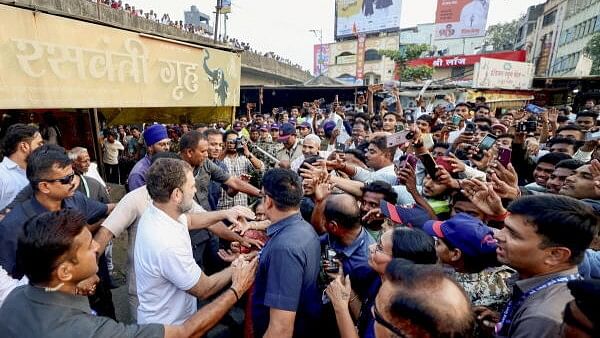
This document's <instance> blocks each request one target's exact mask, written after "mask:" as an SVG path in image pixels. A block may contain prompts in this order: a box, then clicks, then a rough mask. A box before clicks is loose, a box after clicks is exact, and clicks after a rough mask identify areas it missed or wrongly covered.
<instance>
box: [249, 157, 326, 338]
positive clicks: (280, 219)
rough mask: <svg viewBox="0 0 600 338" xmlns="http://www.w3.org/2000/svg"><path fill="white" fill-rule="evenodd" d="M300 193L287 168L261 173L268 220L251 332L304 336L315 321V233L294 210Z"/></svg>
mask: <svg viewBox="0 0 600 338" xmlns="http://www.w3.org/2000/svg"><path fill="white" fill-rule="evenodd" d="M301 199H302V183H301V182H300V177H299V176H298V174H296V173H294V172H293V171H291V170H289V169H272V170H269V171H268V172H267V173H266V174H265V176H264V178H263V205H264V208H265V214H266V216H267V218H268V219H269V220H270V221H271V222H272V224H271V226H270V227H269V228H268V229H267V235H268V236H269V241H268V242H267V244H266V245H265V247H264V248H263V249H262V251H261V252H260V259H259V267H258V272H257V275H256V283H255V289H254V295H253V299H252V315H253V317H252V321H253V325H254V334H255V336H256V337H263V336H264V337H277V338H284V337H308V336H310V335H311V334H312V333H315V331H314V330H313V329H312V327H311V326H314V325H315V324H317V323H318V322H319V313H320V309H321V297H320V294H319V292H318V289H317V277H318V275H319V259H320V245H319V238H318V236H317V233H316V232H315V230H314V229H313V227H312V226H311V225H310V224H308V223H306V222H305V221H304V220H303V219H302V216H301V215H300V212H299V209H300V200H301Z"/></svg>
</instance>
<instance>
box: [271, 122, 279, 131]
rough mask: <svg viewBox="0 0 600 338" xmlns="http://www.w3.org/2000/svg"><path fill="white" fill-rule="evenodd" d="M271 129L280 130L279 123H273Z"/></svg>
mask: <svg viewBox="0 0 600 338" xmlns="http://www.w3.org/2000/svg"><path fill="white" fill-rule="evenodd" d="M271 130H279V125H278V124H277V123H273V124H272V125H271Z"/></svg>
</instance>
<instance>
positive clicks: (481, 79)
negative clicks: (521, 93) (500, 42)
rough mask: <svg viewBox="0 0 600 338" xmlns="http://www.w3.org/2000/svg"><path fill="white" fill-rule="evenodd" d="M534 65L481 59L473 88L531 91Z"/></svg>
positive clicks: (476, 70) (476, 69) (477, 66)
mask: <svg viewBox="0 0 600 338" xmlns="http://www.w3.org/2000/svg"><path fill="white" fill-rule="evenodd" d="M533 73H534V66H533V64H532V63H527V62H515V61H505V60H497V59H488V58H481V60H480V61H479V63H478V64H477V65H476V66H475V76H474V77H473V88H495V89H530V88H531V84H532V83H533Z"/></svg>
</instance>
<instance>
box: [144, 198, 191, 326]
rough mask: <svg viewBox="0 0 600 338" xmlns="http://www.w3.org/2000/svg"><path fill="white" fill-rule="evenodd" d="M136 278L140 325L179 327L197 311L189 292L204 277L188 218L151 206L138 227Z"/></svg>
mask: <svg viewBox="0 0 600 338" xmlns="http://www.w3.org/2000/svg"><path fill="white" fill-rule="evenodd" d="M134 252H135V277H136V282H137V293H138V298H139V301H140V305H139V306H138V311H137V319H138V324H148V323H159V324H165V325H179V324H182V323H183V322H184V321H185V320H186V319H188V318H190V317H191V316H192V315H193V314H194V313H195V312H196V310H197V299H196V297H194V296H193V295H191V294H189V293H187V292H186V291H187V290H189V289H191V288H192V287H193V286H194V285H196V283H198V280H200V276H201V275H202V270H201V269H200V267H199V266H198V264H196V261H195V260H194V255H193V253H192V242H191V240H190V235H189V232H188V228H187V217H186V215H185V214H183V215H181V216H180V217H179V218H178V219H177V221H176V220H174V219H172V218H171V217H169V216H167V214H165V213H164V212H163V211H161V210H159V209H158V208H156V207H155V206H154V204H151V205H150V206H148V208H147V209H146V211H144V214H143V215H142V218H140V221H139V225H138V233H137V237H136V243H135V251H134Z"/></svg>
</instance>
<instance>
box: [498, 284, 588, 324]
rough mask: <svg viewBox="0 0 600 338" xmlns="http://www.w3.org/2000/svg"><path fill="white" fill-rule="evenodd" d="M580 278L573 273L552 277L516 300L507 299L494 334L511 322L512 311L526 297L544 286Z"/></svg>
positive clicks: (547, 286) (544, 287) (521, 303)
mask: <svg viewBox="0 0 600 338" xmlns="http://www.w3.org/2000/svg"><path fill="white" fill-rule="evenodd" d="M580 278H581V277H580V276H579V274H573V275H569V276H562V277H556V278H552V279H550V280H548V281H546V282H545V283H543V284H541V285H538V286H536V287H535V288H533V289H531V290H529V291H527V292H526V293H524V294H523V295H522V296H521V297H520V298H519V300H518V301H516V302H513V301H512V300H511V301H509V302H508V305H506V308H505V309H504V312H502V319H501V320H500V322H499V323H498V324H496V334H499V333H500V331H501V330H502V327H503V326H504V325H509V324H510V323H511V322H512V319H511V317H512V316H513V311H515V310H516V309H518V308H519V307H520V306H521V305H523V302H525V300H527V298H529V297H531V296H533V295H535V294H536V293H538V292H540V291H542V290H544V289H546V288H549V287H551V286H552V285H555V284H558V283H566V282H569V281H572V280H576V279H580Z"/></svg>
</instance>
